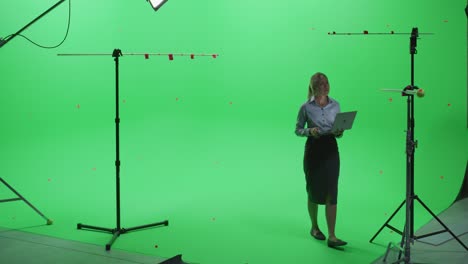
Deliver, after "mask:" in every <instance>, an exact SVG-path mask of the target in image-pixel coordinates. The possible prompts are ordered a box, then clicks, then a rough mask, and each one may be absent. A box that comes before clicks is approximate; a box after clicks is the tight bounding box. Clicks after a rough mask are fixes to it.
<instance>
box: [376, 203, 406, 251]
mask: <svg viewBox="0 0 468 264" xmlns="http://www.w3.org/2000/svg"><path fill="white" fill-rule="evenodd" d="M405 201H406V200H404V201H403V202H402V203H401V204H400V206H398V208H397V209H396V210H395V212H393V214H392V215H391V216H390V218H388V220H387V222H385V223H384V224H383V225H382V227H381V228H380V229H379V231H377V233H376V234H375V235H374V236H373V237H372V238H371V240H370V241H369V242H370V243H372V241H374V239H375V238H376V237H377V236H378V235H379V233H380V232H382V230H383V229H384V227H386V226H388V223H389V222H390V221H391V220H392V218H393V217H394V216H395V215H396V214H397V213H398V211H399V210H400V209H401V207H402V206H403V205H404V204H405Z"/></svg>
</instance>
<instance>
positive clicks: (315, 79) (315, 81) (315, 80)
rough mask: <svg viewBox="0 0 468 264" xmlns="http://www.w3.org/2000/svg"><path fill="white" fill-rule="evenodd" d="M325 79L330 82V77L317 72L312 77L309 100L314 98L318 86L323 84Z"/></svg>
mask: <svg viewBox="0 0 468 264" xmlns="http://www.w3.org/2000/svg"><path fill="white" fill-rule="evenodd" d="M324 79H327V80H328V77H327V76H326V75H325V74H324V73H321V72H317V73H315V74H314V75H312V77H310V83H309V93H308V95H307V99H308V100H310V98H312V96H314V95H315V94H316V93H317V89H318V86H319V85H320V84H321V83H322V82H323V80H324Z"/></svg>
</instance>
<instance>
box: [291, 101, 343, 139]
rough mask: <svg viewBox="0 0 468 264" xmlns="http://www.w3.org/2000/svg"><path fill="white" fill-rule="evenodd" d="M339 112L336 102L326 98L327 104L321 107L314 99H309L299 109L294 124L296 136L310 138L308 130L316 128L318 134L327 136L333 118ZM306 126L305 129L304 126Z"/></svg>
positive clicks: (333, 120) (338, 105)
mask: <svg viewBox="0 0 468 264" xmlns="http://www.w3.org/2000/svg"><path fill="white" fill-rule="evenodd" d="M339 112H340V104H339V103H338V101H336V100H334V99H332V98H331V97H328V104H327V105H326V106H324V107H321V106H320V105H318V104H317V102H316V101H315V97H312V98H310V100H309V101H307V102H305V103H304V104H303V105H302V106H301V108H300V109H299V113H298V115H297V122H296V135H298V136H301V137H306V136H310V133H309V129H310V128H314V127H318V128H319V134H321V135H324V134H329V133H331V129H332V127H333V123H334V122H335V116H336V114H338V113H339ZM306 124H307V127H305V125H306Z"/></svg>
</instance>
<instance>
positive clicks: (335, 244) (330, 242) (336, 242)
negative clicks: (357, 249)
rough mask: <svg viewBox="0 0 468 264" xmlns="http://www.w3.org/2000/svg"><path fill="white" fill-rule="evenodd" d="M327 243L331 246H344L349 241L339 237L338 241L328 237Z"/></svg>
mask: <svg viewBox="0 0 468 264" xmlns="http://www.w3.org/2000/svg"><path fill="white" fill-rule="evenodd" d="M327 244H328V246H329V247H342V246H346V245H347V244H348V242H345V241H343V240H341V239H337V240H336V241H333V240H330V239H328V241H327Z"/></svg>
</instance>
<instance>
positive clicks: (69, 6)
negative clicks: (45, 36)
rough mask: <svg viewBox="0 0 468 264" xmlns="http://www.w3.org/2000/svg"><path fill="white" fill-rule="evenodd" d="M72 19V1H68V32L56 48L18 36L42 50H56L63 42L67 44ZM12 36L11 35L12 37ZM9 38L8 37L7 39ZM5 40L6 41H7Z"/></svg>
mask: <svg viewBox="0 0 468 264" xmlns="http://www.w3.org/2000/svg"><path fill="white" fill-rule="evenodd" d="M70 19H71V0H68V25H67V32H66V33H65V37H64V38H63V40H62V41H61V42H60V43H59V44H57V45H55V46H43V45H40V44H38V43H36V42H34V41H32V40H31V39H29V38H28V37H26V36H24V35H21V34H18V35H17V36H20V37H23V38H25V39H26V40H27V41H29V42H31V43H32V44H34V45H36V46H38V47H40V48H44V49H55V48H58V47H59V46H60V45H62V44H63V42H65V40H66V39H67V36H68V32H69V30H70ZM10 36H11V35H10ZM7 38H8V37H7ZM7 38H5V39H7Z"/></svg>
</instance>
